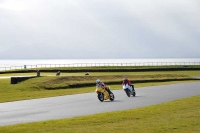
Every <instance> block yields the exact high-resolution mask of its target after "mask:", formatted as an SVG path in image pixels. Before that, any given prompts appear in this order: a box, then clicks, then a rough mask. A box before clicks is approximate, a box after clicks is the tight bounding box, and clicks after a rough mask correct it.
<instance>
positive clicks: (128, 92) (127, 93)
mask: <svg viewBox="0 0 200 133" xmlns="http://www.w3.org/2000/svg"><path fill="white" fill-rule="evenodd" d="M124 91H125V92H126V95H127V96H128V97H130V96H131V92H130V90H129V89H124Z"/></svg>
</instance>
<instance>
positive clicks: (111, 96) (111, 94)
mask: <svg viewBox="0 0 200 133" xmlns="http://www.w3.org/2000/svg"><path fill="white" fill-rule="evenodd" d="M114 99H115V95H114V94H113V93H112V92H111V93H110V101H113V100H114Z"/></svg>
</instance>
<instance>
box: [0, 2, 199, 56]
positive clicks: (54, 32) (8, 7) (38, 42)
mask: <svg viewBox="0 0 200 133" xmlns="http://www.w3.org/2000/svg"><path fill="white" fill-rule="evenodd" d="M97 58H99V59H114V58H116V59H119V58H122V59H123V58H129V59H131V58H200V0H59V1H58V0H0V59H97Z"/></svg>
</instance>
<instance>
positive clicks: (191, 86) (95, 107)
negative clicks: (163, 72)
mask: <svg viewBox="0 0 200 133" xmlns="http://www.w3.org/2000/svg"><path fill="white" fill-rule="evenodd" d="M135 90H136V97H127V96H126V94H125V92H124V91H123V90H114V91H113V93H114V95H115V100H114V101H113V102H111V101H109V100H108V101H104V102H100V101H99V100H98V99H97V95H96V93H95V92H94V93H86V94H77V95H68V96H59V97H51V98H41V99H33V100H24V101H16V102H7V103H0V126H5V125H12V124H20V123H27V122H37V121H44V120H52V119H60V118H70V117H75V116H83V115H90V114H97V113H102V112H111V111H117V110H126V109H132V108H139V107H144V106H149V105H155V104H160V103H164V102H168V101H173V100H176V99H181V98H185V97H191V96H194V95H199V94H200V82H193V83H182V84H173V85H162V86H152V87H143V88H136V89H135Z"/></svg>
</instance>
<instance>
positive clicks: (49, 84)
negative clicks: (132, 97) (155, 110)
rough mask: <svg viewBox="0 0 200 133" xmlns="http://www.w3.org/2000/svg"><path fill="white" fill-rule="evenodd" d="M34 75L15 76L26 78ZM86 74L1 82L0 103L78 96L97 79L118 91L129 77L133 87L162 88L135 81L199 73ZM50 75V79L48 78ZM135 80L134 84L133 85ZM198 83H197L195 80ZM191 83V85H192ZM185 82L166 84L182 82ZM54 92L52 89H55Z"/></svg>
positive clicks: (88, 90) (93, 86) (87, 90)
mask: <svg viewBox="0 0 200 133" xmlns="http://www.w3.org/2000/svg"><path fill="white" fill-rule="evenodd" d="M23 74H25V75H23ZM26 74H29V75H32V74H34V73H15V74H14V75H15V76H26ZM84 74H85V73H82V72H80V73H78V72H76V73H61V76H55V73H49V72H47V73H41V75H42V77H39V78H33V79H29V80H26V81H23V82H20V83H18V84H10V79H9V78H7V79H0V102H10V101H17V100H25V99H34V98H43V97H52V96H61V95H71V94H79V93H87V92H94V90H95V81H96V79H97V78H100V79H101V80H102V81H104V82H106V83H107V85H108V86H111V89H112V90H117V89H121V81H122V79H123V77H127V78H129V79H130V80H131V81H132V83H134V84H135V87H136V88H139V87H141V86H143V85H148V86H149V85H161V84H165V83H166V82H158V83H156V82H155V83H151V82H150V83H145V84H141V83H137V82H138V80H158V79H159V80H161V79H174V80H175V79H184V78H186V79H187V78H190V77H192V76H199V75H200V71H172V72H171V71H170V72H92V73H90V75H89V76H85V75H84ZM11 75H13V74H10V73H7V74H0V76H11ZM47 75H52V76H47ZM136 81H137V82H136ZM194 81H197V80H194ZM194 81H193V82H194ZM182 82H185V81H176V82H168V84H172V83H182ZM88 84H89V85H90V86H89V87H76V88H70V85H79V86H85V85H88ZM54 89H55V90H54Z"/></svg>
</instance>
